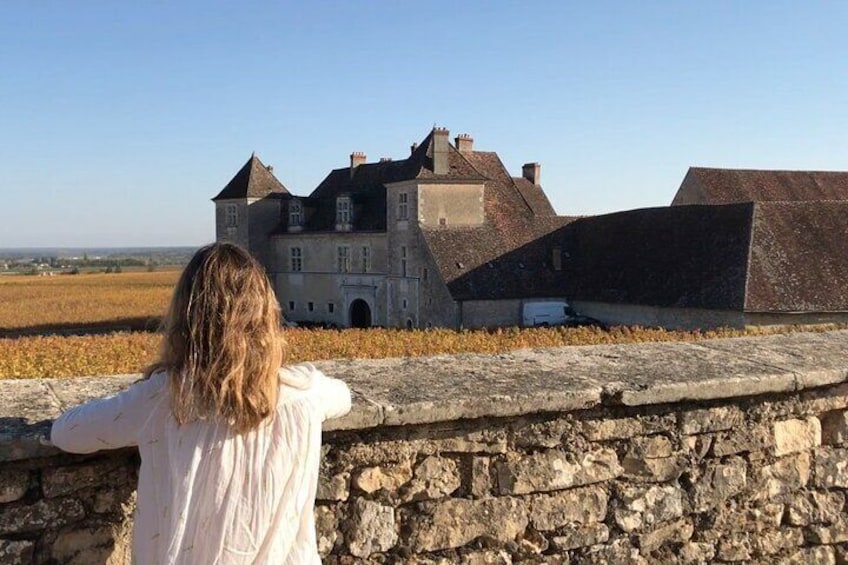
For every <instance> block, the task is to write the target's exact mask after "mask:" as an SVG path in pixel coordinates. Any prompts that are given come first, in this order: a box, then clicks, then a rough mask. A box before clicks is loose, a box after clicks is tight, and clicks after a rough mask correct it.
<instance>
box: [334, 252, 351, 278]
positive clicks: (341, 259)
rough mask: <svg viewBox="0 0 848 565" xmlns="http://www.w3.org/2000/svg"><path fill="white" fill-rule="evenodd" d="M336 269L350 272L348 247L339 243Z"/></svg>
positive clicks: (341, 271)
mask: <svg viewBox="0 0 848 565" xmlns="http://www.w3.org/2000/svg"><path fill="white" fill-rule="evenodd" d="M336 270H337V271H338V272H340V273H349V272H350V247H348V246H347V245H339V247H338V256H337V261H336Z"/></svg>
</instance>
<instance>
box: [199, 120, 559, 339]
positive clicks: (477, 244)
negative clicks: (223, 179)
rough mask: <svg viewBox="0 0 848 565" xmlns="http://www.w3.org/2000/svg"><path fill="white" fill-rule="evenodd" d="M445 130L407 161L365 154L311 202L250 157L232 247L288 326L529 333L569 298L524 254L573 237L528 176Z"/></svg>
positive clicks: (235, 182) (219, 215) (225, 213)
mask: <svg viewBox="0 0 848 565" xmlns="http://www.w3.org/2000/svg"><path fill="white" fill-rule="evenodd" d="M473 143H474V142H473V140H472V138H471V137H469V136H467V135H460V136H458V137H456V139H455V140H454V143H453V144H452V143H451V142H450V141H449V133H448V131H447V130H446V129H443V128H434V129H433V130H432V131H431V132H430V134H429V135H427V137H426V138H424V140H423V141H422V142H421V143H420V144H415V145H413V146H412V147H411V151H410V155H409V157H407V158H406V159H403V160H397V161H393V160H389V159H381V160H380V161H379V162H376V163H366V158H365V155H364V154H362V153H353V154H351V156H350V166H349V167H345V168H343V169H336V170H334V171H332V172H330V174H329V175H327V177H326V178H325V179H324V180H323V181H322V182H321V184H320V185H318V187H317V188H316V189H315V190H314V191H312V193H311V194H310V195H309V196H307V197H300V196H295V195H293V194H291V193H290V192H289V191H288V190H287V189H286V187H285V186H284V185H283V184H282V183H281V182H280V181H279V180H278V179H277V178H276V177H275V176H274V174H273V170H272V168H271V167H268V166H265V165H264V164H263V163H262V162H261V161H260V160H259V158H258V157H256V156H255V155H253V156H251V158H250V159H249V160H248V162H247V163H245V165H244V167H242V169H241V170H240V171H239V172H238V173H237V174H236V175H235V177H233V179H232V180H231V181H230V182H229V184H227V186H226V187H225V188H224V189H223V190H222V191H221V192H220V193H219V194H218V195H217V196H216V197H215V198H214V199H213V200H214V202H215V206H216V227H217V238H218V240H219V241H233V242H236V243H239V244H242V245H244V246H245V247H248V248H249V249H250V250H251V251H252V252H253V253H254V254H255V255H256V256H257V257H259V259H260V260H261V261H262V263H263V264H264V265H265V267H266V269H267V271H268V273H269V275H270V276H271V278H272V280H273V282H274V284H275V286H276V290H277V294H278V296H279V297H280V302H281V304H282V306H283V311H284V313H285V316H286V318H287V319H288V320H292V321H295V322H316V323H326V324H335V325H338V326H354V327H367V326H393V327H408V328H419V327H431V326H447V327H461V326H464V327H478V326H494V325H516V324H518V323H519V321H520V309H521V301H522V300H523V299H527V298H530V297H533V298H542V299H545V298H556V296H557V295H556V294H554V295H550V294H549V293H550V292H551V291H552V289H553V290H554V292H558V291H556V286H555V285H552V284H551V283H553V282H554V280H553V274H554V270H553V269H552V268H551V264H550V261H546V259H547V258H548V255H545V257H544V258H543V257H537V256H535V255H533V256H531V255H528V256H526V257H518V256H514V257H513V256H510V253H511V252H514V251H515V250H516V249H518V248H520V247H521V246H523V245H526V244H528V243H530V242H532V241H534V240H536V239H538V238H539V237H540V236H542V235H544V234H546V233H549V232H551V231H552V230H554V229H556V228H557V227H560V226H562V225H563V224H564V223H565V222H566V221H567V219H566V218H563V217H558V216H556V214H555V212H554V210H553V208H552V207H551V205H550V203H549V202H548V199H547V197H546V196H545V193H544V192H543V191H542V188H541V186H540V184H539V174H540V167H539V165H538V164H537V163H528V164H526V165H524V167H523V169H522V176H520V177H512V176H511V175H510V174H509V172H508V171H507V170H506V168H505V167H504V165H503V163H502V162H501V161H500V159H499V158H498V156H497V154H495V153H492V152H483V151H475V150H474V147H473Z"/></svg>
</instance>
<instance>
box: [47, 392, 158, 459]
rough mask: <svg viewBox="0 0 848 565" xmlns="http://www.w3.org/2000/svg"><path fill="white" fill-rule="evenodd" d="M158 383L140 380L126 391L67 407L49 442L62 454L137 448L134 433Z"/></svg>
mask: <svg viewBox="0 0 848 565" xmlns="http://www.w3.org/2000/svg"><path fill="white" fill-rule="evenodd" d="M161 392H162V380H161V379H156V378H155V377H151V379H148V380H145V381H140V382H137V383H135V384H133V385H132V386H130V387H129V388H128V389H127V390H125V391H123V392H120V393H118V394H116V395H114V396H110V397H107V398H98V399H96V400H91V401H89V402H86V403H85V404H81V405H79V406H76V407H74V408H71V409H70V410H68V411H67V412H65V413H64V414H62V415H61V416H59V418H58V419H57V420H56V421H55V422H53V427H52V428H51V430H50V441H51V442H52V443H53V445H55V446H56V447H58V448H59V449H62V450H63V451H69V452H71V453H93V452H95V451H100V450H102V449H117V448H120V447H129V446H134V445H138V431H139V430H140V428H141V426H142V424H143V423H144V419H145V418H146V417H147V415H148V414H149V412H150V410H149V408H150V406H151V405H152V402H151V401H152V400H153V399H154V398H156V397H157V396H158V395H159V394H161Z"/></svg>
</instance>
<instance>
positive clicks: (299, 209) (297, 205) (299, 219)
mask: <svg viewBox="0 0 848 565" xmlns="http://www.w3.org/2000/svg"><path fill="white" fill-rule="evenodd" d="M289 225H290V226H300V225H303V204H302V203H301V201H300V200H292V201H291V202H290V203H289Z"/></svg>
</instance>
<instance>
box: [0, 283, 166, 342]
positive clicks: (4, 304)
mask: <svg viewBox="0 0 848 565" xmlns="http://www.w3.org/2000/svg"><path fill="white" fill-rule="evenodd" d="M178 276H179V271H157V272H152V273H147V272H144V273H116V274H103V273H91V274H79V275H57V276H54V277H38V276H4V277H0V336H3V335H10V334H11V335H14V334H18V333H27V332H45V331H54V330H61V329H77V328H81V329H91V328H101V327H108V328H124V329H146V328H151V329H152V328H155V327H156V325H157V323H158V320H159V318H160V317H161V316H162V314H163V313H164V311H165V308H166V306H167V304H168V300H169V299H170V296H171V292H172V290H173V288H174V284H175V283H176V282H177V277H178Z"/></svg>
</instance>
